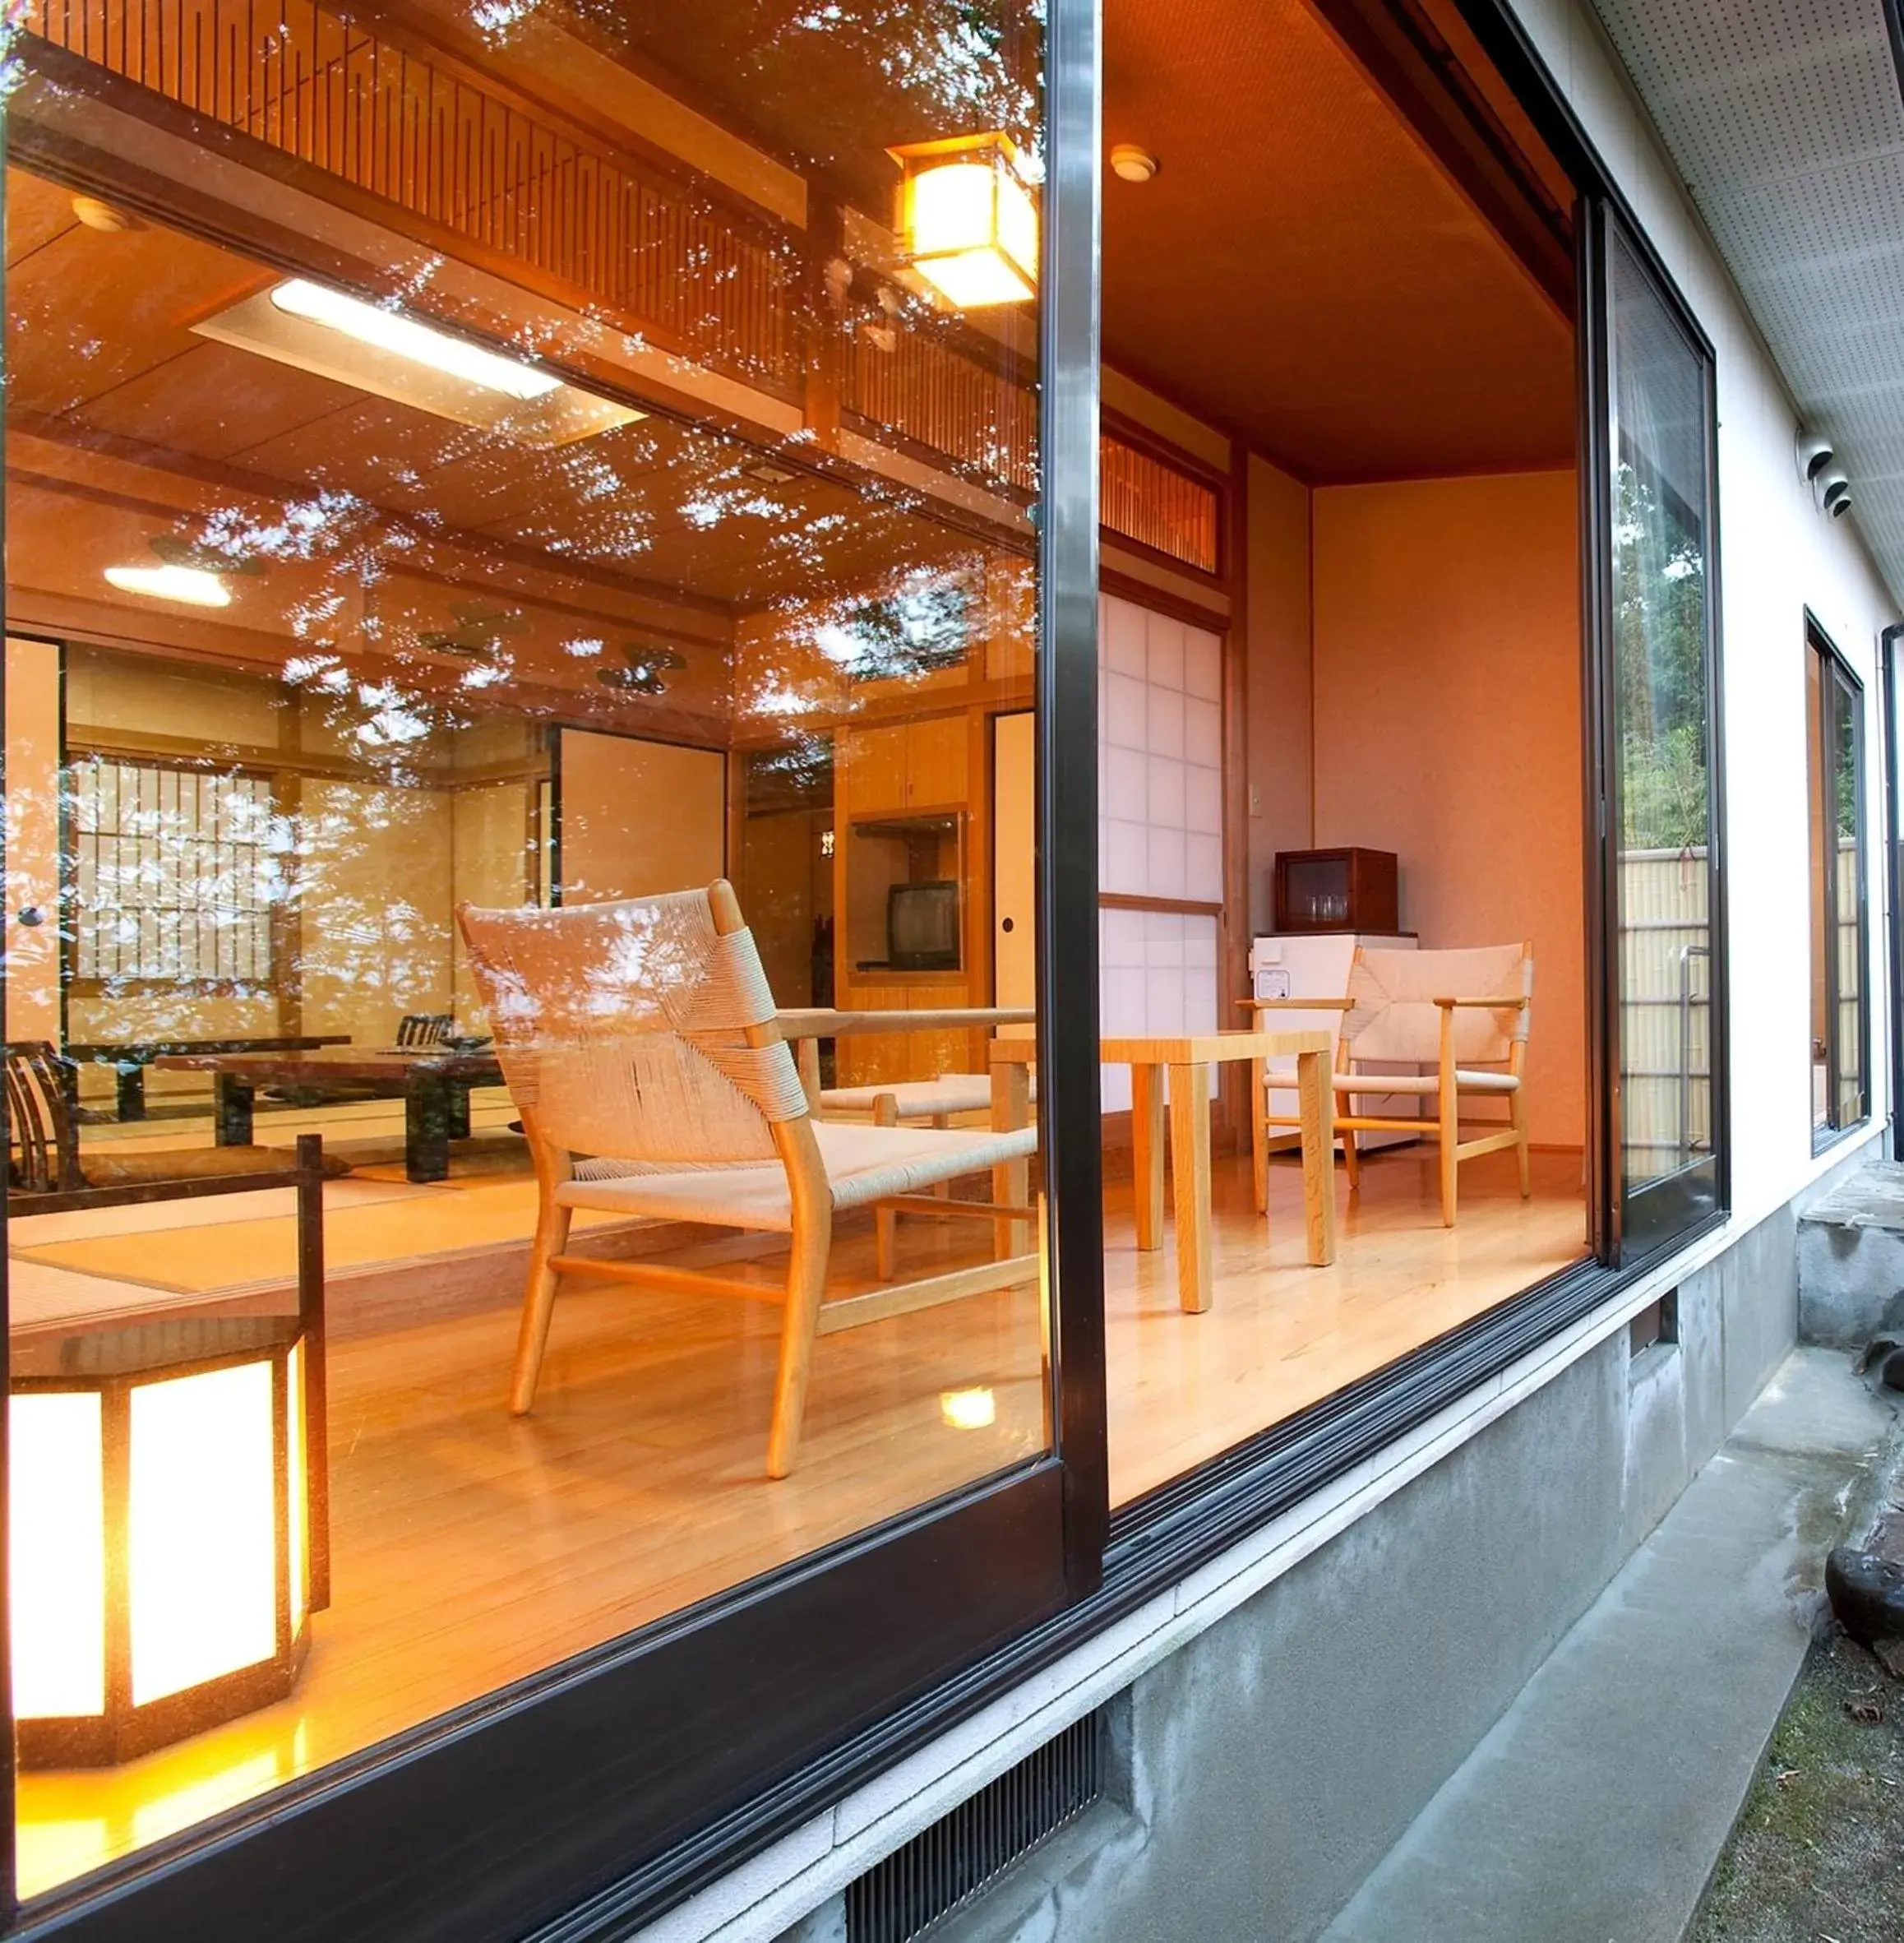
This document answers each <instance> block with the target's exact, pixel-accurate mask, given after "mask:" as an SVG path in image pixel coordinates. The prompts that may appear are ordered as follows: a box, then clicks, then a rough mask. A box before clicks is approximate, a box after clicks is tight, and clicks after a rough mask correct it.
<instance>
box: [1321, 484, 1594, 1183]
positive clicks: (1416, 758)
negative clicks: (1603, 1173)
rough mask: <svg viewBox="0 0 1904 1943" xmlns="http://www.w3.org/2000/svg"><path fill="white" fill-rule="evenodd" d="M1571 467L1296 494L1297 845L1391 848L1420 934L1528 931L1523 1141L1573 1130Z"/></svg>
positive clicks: (1579, 964)
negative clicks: (1306, 801)
mask: <svg viewBox="0 0 1904 1943" xmlns="http://www.w3.org/2000/svg"><path fill="white" fill-rule="evenodd" d="M1574 492H1575V485H1574V474H1572V473H1571V472H1557V473H1523V474H1512V475H1506V476H1500V477H1490V478H1485V479H1430V480H1421V481H1410V482H1407V483H1396V484H1384V485H1375V486H1342V487H1327V488H1318V489H1317V490H1316V491H1315V493H1313V495H1312V496H1311V520H1312V530H1313V534H1314V576H1315V577H1314V595H1313V600H1314V616H1315V621H1314V626H1315V642H1314V671H1315V704H1314V713H1315V728H1314V735H1315V746H1314V763H1315V841H1316V843H1317V844H1318V845H1333V844H1364V845H1366V846H1368V847H1370V848H1372V849H1383V850H1393V851H1395V852H1397V853H1398V854H1399V856H1400V858H1401V863H1402V922H1403V925H1404V926H1405V927H1406V928H1408V929H1411V930H1413V931H1417V932H1420V933H1421V944H1422V946H1423V948H1424V949H1430V948H1432V947H1434V946H1458V945H1483V944H1500V943H1504V942H1506V941H1509V940H1510V939H1517V938H1521V937H1531V938H1532V940H1533V941H1534V953H1535V971H1534V1019H1533V1029H1532V1036H1531V1039H1530V1042H1529V1045H1528V1067H1529V1085H1528V1107H1529V1111H1530V1114H1531V1123H1532V1135H1533V1138H1534V1139H1535V1140H1536V1141H1537V1142H1545V1143H1550V1144H1554V1145H1579V1144H1580V1142H1581V1140H1583V1137H1584V1128H1585V1124H1586V1099H1585V1078H1586V1053H1585V1046H1586V1023H1585V1020H1586V1014H1585V1004H1584V985H1583V945H1582V907H1583V896H1582V892H1581V872H1582V863H1581V826H1580V818H1581V807H1580V797H1581V778H1580V761H1581V757H1580V742H1581V737H1580V621H1579V613H1580V608H1579V595H1578V567H1577V560H1578V549H1577V547H1576V544H1575V538H1574V535H1575V519H1576V509H1575V502H1574Z"/></svg>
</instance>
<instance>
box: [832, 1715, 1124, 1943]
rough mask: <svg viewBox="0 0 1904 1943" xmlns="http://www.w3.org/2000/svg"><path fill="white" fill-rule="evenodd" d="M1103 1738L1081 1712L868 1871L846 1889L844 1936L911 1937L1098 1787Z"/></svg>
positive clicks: (1097, 1721) (884, 1941)
mask: <svg viewBox="0 0 1904 1943" xmlns="http://www.w3.org/2000/svg"><path fill="white" fill-rule="evenodd" d="M1102 1743H1103V1734H1102V1719H1101V1717H1100V1716H1099V1715H1098V1714H1087V1715H1086V1716H1085V1717H1084V1719H1082V1720H1080V1721H1079V1722H1078V1723H1076V1724H1075V1725H1074V1726H1071V1727H1068V1728H1065V1731H1064V1732H1063V1733H1061V1734H1060V1735H1059V1736H1058V1737H1056V1739H1055V1740H1051V1741H1047V1742H1046V1743H1045V1744H1044V1746H1042V1747H1041V1748H1039V1749H1038V1750H1037V1751H1036V1752H1035V1753H1033V1754H1028V1755H1027V1756H1025V1758H1024V1760H1021V1761H1020V1762H1019V1764H1018V1765H1017V1766H1016V1767H1015V1768H1011V1769H1009V1770H1007V1771H1006V1772H1005V1773H1004V1774H1001V1775H1000V1776H999V1778H998V1779H996V1781H994V1782H992V1783H991V1784H990V1786H988V1787H986V1788H981V1789H980V1790H979V1791H978V1793H977V1794H975V1795H974V1796H973V1797H972V1798H971V1800H970V1801H968V1802H960V1803H959V1806H958V1807H956V1808H954V1810H953V1811H952V1812H951V1813H950V1815H945V1816H940V1819H939V1820H937V1821H936V1822H934V1823H933V1824H932V1825H931V1827H930V1828H928V1829H922V1830H921V1831H920V1832H919V1833H918V1834H916V1835H915V1836H913V1839H912V1840H911V1841H909V1842H908V1843H907V1844H906V1845H905V1847H904V1848H901V1849H899V1850H898V1851H896V1852H895V1853H893V1854H891V1855H889V1856H888V1857H886V1859H885V1861H884V1862H880V1863H878V1864H877V1865H876V1866H875V1867H872V1868H870V1869H868V1870H867V1872H866V1873H865V1875H863V1876H861V1877H860V1878H859V1880H858V1881H857V1882H853V1883H852V1884H850V1885H848V1889H847V1892H846V1936H847V1943H909V1939H911V1938H912V1937H914V1936H921V1935H922V1934H923V1933H924V1932H925V1931H927V1930H928V1929H930V1928H931V1927H932V1925H933V1924H934V1923H936V1922H937V1921H938V1920H939V1918H940V1917H942V1916H946V1915H949V1914H950V1913H951V1912H952V1911H953V1910H954V1909H956V1908H959V1907H960V1906H961V1905H962V1904H965V1903H968V1902H969V1901H970V1900H971V1899H972V1898H973V1897H974V1896H975V1895H977V1894H978V1892H979V1891H980V1890H982V1889H983V1888H985V1887H986V1886H987V1884H989V1883H991V1882H992V1881H995V1880H996V1878H997V1877H998V1876H1001V1875H1003V1874H1004V1872H1005V1870H1007V1869H1008V1868H1010V1867H1011V1865H1012V1864H1013V1863H1014V1862H1016V1861H1017V1860H1018V1859H1019V1857H1020V1856H1023V1855H1026V1854H1028V1853H1030V1852H1031V1851H1032V1850H1033V1848H1037V1845H1038V1844H1039V1843H1041V1842H1042V1841H1043V1840H1044V1839H1045V1838H1046V1837H1047V1835H1050V1834H1053V1833H1055V1832H1056V1830H1059V1829H1061V1828H1062V1827H1063V1826H1064V1825H1065V1823H1066V1822H1067V1821H1070V1820H1072V1819H1073V1817H1074V1816H1078V1815H1081V1814H1082V1813H1083V1812H1084V1810H1085V1809H1087V1808H1088V1807H1090V1805H1091V1804H1092V1802H1094V1801H1096V1800H1097V1799H1098V1797H1099V1796H1100V1795H1101V1794H1102V1793H1103V1791H1104V1764H1103V1759H1102V1751H1101V1750H1102Z"/></svg>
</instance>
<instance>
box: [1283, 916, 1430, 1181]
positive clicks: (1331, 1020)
mask: <svg viewBox="0 0 1904 1943" xmlns="http://www.w3.org/2000/svg"><path fill="white" fill-rule="evenodd" d="M1417 942H1418V941H1417V939H1416V936H1415V933H1414V932H1412V931H1409V932H1398V933H1395V934H1392V935H1382V936H1377V935H1375V934H1373V933H1370V932H1353V931H1321V932H1315V931H1311V932H1289V933H1287V934H1286V935H1284V936H1282V937H1259V938H1257V939H1256V940H1255V941H1254V942H1252V944H1251V945H1250V990H1251V992H1252V993H1253V994H1254V996H1255V997H1258V998H1340V997H1342V996H1343V994H1344V993H1345V992H1347V990H1348V974H1349V961H1350V960H1351V959H1352V958H1353V957H1354V956H1355V955H1356V946H1357V945H1367V946H1370V948H1371V949H1373V950H1379V951H1413V950H1414V949H1415V948H1416V943H1417ZM1257 1016H1258V1018H1259V1020H1260V1022H1261V1023H1262V1024H1263V1025H1264V1026H1266V1027H1268V1028H1270V1029H1273V1030H1278V1031H1287V1032H1326V1033H1328V1034H1329V1036H1330V1038H1331V1039H1333V1038H1334V1036H1335V1034H1336V1033H1337V1031H1338V1029H1340V1027H1341V1025H1342V1014H1341V1012H1340V1011H1337V1010H1334V1009H1333V1008H1331V1009H1329V1010H1326V1011H1314V1012H1301V1011H1293V1010H1292V1011H1277V1012H1263V1013H1259V1014H1258V1015H1257ZM1418 1070H1419V1069H1418V1068H1416V1067H1414V1066H1379V1065H1376V1066H1371V1067H1370V1071H1375V1072H1383V1071H1392V1072H1414V1071H1418ZM1269 1071H1270V1076H1271V1081H1272V1084H1271V1085H1270V1088H1269V1111H1270V1112H1271V1113H1276V1114H1287V1115H1288V1116H1289V1117H1291V1118H1292V1119H1293V1118H1294V1117H1295V1116H1296V1084H1295V1076H1296V1062H1295V1061H1294V1060H1293V1059H1277V1060H1272V1061H1271V1062H1270V1066H1269ZM1278 1073H1287V1075H1288V1076H1289V1079H1290V1083H1289V1084H1288V1085H1287V1086H1278V1085H1275V1084H1274V1083H1273V1081H1274V1077H1275V1076H1276V1075H1277V1074H1278ZM1342 1097H1343V1096H1342V1095H1341V1094H1337V1095H1336V1101H1337V1104H1338V1108H1340V1106H1341V1103H1342ZM1356 1108H1357V1110H1358V1111H1359V1112H1361V1113H1372V1114H1375V1115H1377V1116H1379V1117H1380V1118H1382V1119H1384V1120H1387V1119H1395V1120H1403V1119H1406V1120H1412V1119H1416V1118H1417V1117H1419V1115H1420V1113H1421V1100H1420V1099H1418V1098H1417V1097H1416V1095H1415V1094H1409V1093H1393V1094H1383V1095H1381V1096H1380V1097H1379V1099H1371V1098H1370V1096H1369V1095H1368V1094H1357V1095H1356ZM1412 1137H1413V1136H1411V1135H1408V1134H1405V1133H1362V1134H1357V1135H1356V1145H1357V1146H1358V1147H1360V1148H1361V1149H1363V1150H1367V1149H1369V1148H1371V1147H1393V1146H1398V1145H1401V1144H1402V1143H1403V1141H1405V1140H1409V1139H1411V1138H1412ZM1337 1144H1338V1145H1340V1144H1341V1143H1340V1141H1339V1140H1338V1143H1337ZM1270 1145H1272V1146H1273V1147H1274V1146H1279V1145H1289V1146H1294V1145H1296V1129H1295V1128H1294V1127H1293V1126H1292V1127H1289V1128H1287V1130H1280V1129H1279V1130H1278V1133H1277V1134H1276V1135H1275V1136H1273V1138H1272V1140H1271V1141H1270Z"/></svg>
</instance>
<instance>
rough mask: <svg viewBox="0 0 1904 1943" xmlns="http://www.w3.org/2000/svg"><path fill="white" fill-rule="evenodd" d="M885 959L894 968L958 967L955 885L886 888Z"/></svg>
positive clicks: (924, 969) (900, 885) (941, 969)
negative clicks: (888, 889) (887, 889)
mask: <svg viewBox="0 0 1904 1943" xmlns="http://www.w3.org/2000/svg"><path fill="white" fill-rule="evenodd" d="M886 962H887V963H888V964H889V965H891V966H892V968H893V969H894V971H957V970H958V969H959V886H958V885H957V884H955V883H954V882H953V881H950V879H945V880H942V881H939V882H936V883H930V884H894V886H893V887H892V888H891V889H890V891H887V893H886Z"/></svg>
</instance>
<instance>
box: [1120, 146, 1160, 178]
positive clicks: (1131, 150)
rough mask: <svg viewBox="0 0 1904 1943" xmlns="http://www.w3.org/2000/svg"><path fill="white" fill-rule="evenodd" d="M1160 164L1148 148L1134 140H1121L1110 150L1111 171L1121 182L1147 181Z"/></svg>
mask: <svg viewBox="0 0 1904 1943" xmlns="http://www.w3.org/2000/svg"><path fill="white" fill-rule="evenodd" d="M1160 166H1161V164H1159V163H1158V160H1157V157H1156V156H1155V155H1152V154H1151V152H1150V150H1148V149H1146V148H1139V146H1137V144H1136V143H1135V141H1121V142H1119V143H1117V145H1116V146H1115V147H1114V148H1113V149H1112V150H1111V173H1112V174H1113V175H1115V176H1116V177H1117V178H1118V179H1119V180H1120V181H1121V182H1127V183H1147V182H1148V181H1149V180H1150V178H1152V177H1153V175H1155V174H1156V173H1157V172H1158V168H1159V167H1160Z"/></svg>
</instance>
